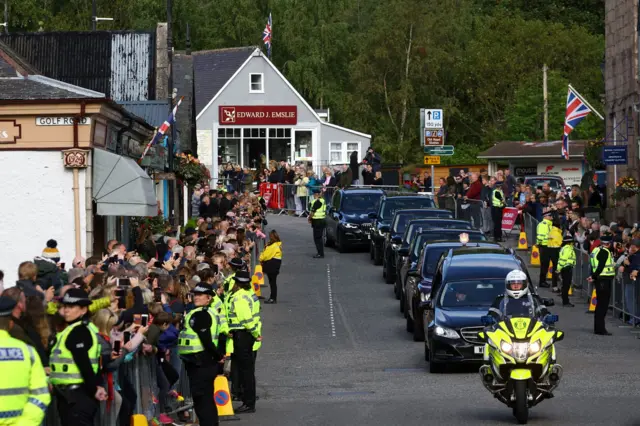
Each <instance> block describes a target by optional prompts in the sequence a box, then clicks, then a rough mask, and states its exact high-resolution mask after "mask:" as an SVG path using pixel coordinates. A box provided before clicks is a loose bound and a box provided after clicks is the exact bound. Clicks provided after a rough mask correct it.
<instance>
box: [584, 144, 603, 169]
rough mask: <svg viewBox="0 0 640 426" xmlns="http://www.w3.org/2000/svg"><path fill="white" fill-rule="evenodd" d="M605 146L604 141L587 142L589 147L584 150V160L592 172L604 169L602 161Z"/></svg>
mask: <svg viewBox="0 0 640 426" xmlns="http://www.w3.org/2000/svg"><path fill="white" fill-rule="evenodd" d="M603 146H604V141H603V140H599V141H596V140H594V141H589V142H587V146H585V148H584V159H585V161H586V162H587V164H589V167H591V169H592V170H599V169H601V168H603V167H604V162H603V161H602V147H603Z"/></svg>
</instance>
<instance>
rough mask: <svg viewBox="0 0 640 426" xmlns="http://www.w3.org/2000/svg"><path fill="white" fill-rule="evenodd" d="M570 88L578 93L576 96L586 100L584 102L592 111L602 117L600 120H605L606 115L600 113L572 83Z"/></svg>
mask: <svg viewBox="0 0 640 426" xmlns="http://www.w3.org/2000/svg"><path fill="white" fill-rule="evenodd" d="M569 89H571V90H573V93H575V94H576V96H577V97H578V98H579V99H580V100H581V101H582V102H584V103H585V104H586V105H587V106H588V107H589V109H590V110H591V111H593V113H594V114H595V115H597V116H598V118H600V120H603V121H604V117H603V116H602V115H600V113H599V112H598V111H596V109H595V108H594V107H592V106H591V104H589V102H587V100H586V99H585V98H584V97H583V96H582V95H581V94H580V93H578V91H577V90H576V89H575V88H574V87H573V86H572V85H571V84H569Z"/></svg>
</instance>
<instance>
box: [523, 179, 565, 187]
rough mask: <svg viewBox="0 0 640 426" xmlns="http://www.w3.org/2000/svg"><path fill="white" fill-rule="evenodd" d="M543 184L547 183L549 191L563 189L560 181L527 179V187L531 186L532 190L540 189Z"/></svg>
mask: <svg viewBox="0 0 640 426" xmlns="http://www.w3.org/2000/svg"><path fill="white" fill-rule="evenodd" d="M545 183H548V184H549V187H550V188H551V189H564V188H563V187H562V185H561V184H560V181H559V180H556V179H527V185H531V186H532V187H533V188H542V185H544V184H545Z"/></svg>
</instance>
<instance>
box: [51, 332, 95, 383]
mask: <svg viewBox="0 0 640 426" xmlns="http://www.w3.org/2000/svg"><path fill="white" fill-rule="evenodd" d="M76 327H87V328H88V329H89V331H90V332H91V347H90V348H88V350H87V353H88V354H89V360H90V361H91V367H92V369H93V372H94V373H96V374H97V373H98V369H99V367H100V349H101V347H100V343H99V342H98V332H99V331H98V328H97V327H96V326H95V325H93V323H91V322H89V323H85V322H84V321H78V322H76V323H74V324H71V325H70V326H68V327H67V328H65V329H64V330H62V331H61V332H60V333H58V335H57V336H56V344H55V345H54V346H53V349H52V351H51V358H50V359H49V367H51V374H50V375H49V380H50V381H51V383H52V384H53V385H79V384H81V383H84V379H83V378H82V375H81V374H80V370H79V369H78V366H77V365H76V364H75V362H74V361H73V355H72V354H71V351H70V350H69V349H67V344H66V343H67V338H68V337H69V334H70V333H71V331H72V330H74V329H75V328H76Z"/></svg>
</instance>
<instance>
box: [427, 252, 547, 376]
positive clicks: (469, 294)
mask: <svg viewBox="0 0 640 426" xmlns="http://www.w3.org/2000/svg"><path fill="white" fill-rule="evenodd" d="M516 269H517V270H521V271H523V272H525V273H526V274H527V278H528V280H529V289H530V291H531V292H532V293H533V295H534V297H538V296H537V295H536V294H535V288H534V286H533V285H532V283H531V277H529V273H528V271H527V268H526V266H525V263H524V262H523V261H522V259H520V257H519V256H517V255H516V254H515V252H514V251H513V250H512V249H505V248H500V249H498V248H485V247H465V248H458V249H452V250H449V252H448V253H447V254H445V255H442V257H441V258H440V261H439V262H438V266H437V268H436V270H435V273H434V275H433V282H432V285H431V292H430V296H431V297H430V299H428V300H425V301H424V302H422V307H423V308H424V314H423V324H424V330H425V336H426V338H425V346H424V348H425V359H426V360H428V361H429V371H430V372H432V373H436V372H440V371H442V370H443V369H444V368H445V367H446V366H447V364H454V363H480V362H482V360H483V351H484V344H483V342H482V341H480V340H479V339H478V332H480V331H482V330H483V329H484V326H483V324H482V321H481V317H482V316H484V315H487V312H488V311H489V308H490V307H491V305H492V304H493V302H494V300H495V299H496V297H498V296H499V295H501V294H503V293H504V291H505V286H504V280H505V278H506V276H507V274H508V273H509V272H511V271H513V270H516ZM542 302H543V303H544V304H545V305H547V306H552V305H553V299H543V300H542Z"/></svg>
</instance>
